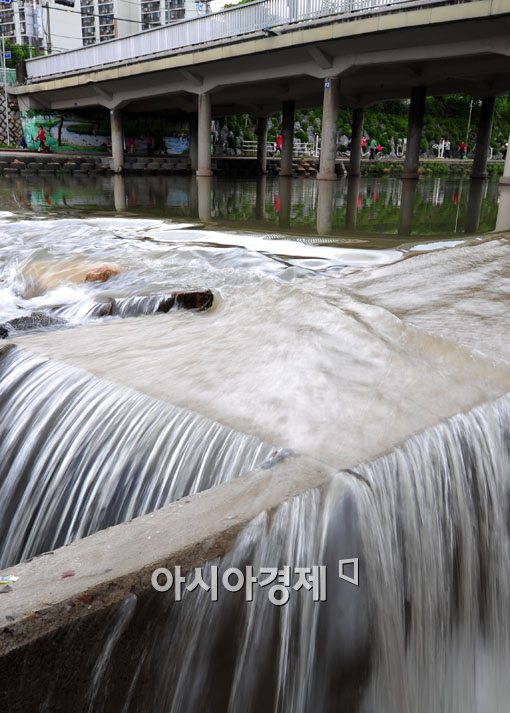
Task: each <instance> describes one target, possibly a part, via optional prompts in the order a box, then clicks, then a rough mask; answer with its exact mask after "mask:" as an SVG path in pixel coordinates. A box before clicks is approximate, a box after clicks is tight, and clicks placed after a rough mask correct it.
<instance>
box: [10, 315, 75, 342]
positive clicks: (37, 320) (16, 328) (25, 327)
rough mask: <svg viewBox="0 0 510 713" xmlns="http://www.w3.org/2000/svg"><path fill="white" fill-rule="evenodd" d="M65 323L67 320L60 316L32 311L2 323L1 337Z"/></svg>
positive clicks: (59, 325)
mask: <svg viewBox="0 0 510 713" xmlns="http://www.w3.org/2000/svg"><path fill="white" fill-rule="evenodd" d="M65 324H66V321H65V320H64V319H61V318H60V317H55V316H52V315H49V314H46V313H45V312H32V314H26V315H23V316H22V317H13V319H10V320H8V321H7V322H4V323H3V324H0V338H1V339H6V338H7V337H8V336H9V335H11V334H12V333H13V332H30V331H33V330H35V329H45V328H47V327H63V326H64V325H65Z"/></svg>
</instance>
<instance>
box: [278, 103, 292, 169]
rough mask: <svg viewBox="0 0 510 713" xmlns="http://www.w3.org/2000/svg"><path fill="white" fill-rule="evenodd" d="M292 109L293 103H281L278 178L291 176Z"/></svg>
mask: <svg viewBox="0 0 510 713" xmlns="http://www.w3.org/2000/svg"><path fill="white" fill-rule="evenodd" d="M294 109H295V105H294V102H293V101H286V102H283V106H282V152H281V158H280V176H292V150H293V148H294Z"/></svg>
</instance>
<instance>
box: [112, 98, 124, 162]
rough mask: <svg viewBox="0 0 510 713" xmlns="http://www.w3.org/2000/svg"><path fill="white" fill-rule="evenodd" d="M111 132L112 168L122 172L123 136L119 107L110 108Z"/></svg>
mask: <svg viewBox="0 0 510 713" xmlns="http://www.w3.org/2000/svg"><path fill="white" fill-rule="evenodd" d="M110 127H111V134H112V170H113V171H114V173H122V170H123V168H124V137H123V135H122V113H121V111H120V109H111V110H110Z"/></svg>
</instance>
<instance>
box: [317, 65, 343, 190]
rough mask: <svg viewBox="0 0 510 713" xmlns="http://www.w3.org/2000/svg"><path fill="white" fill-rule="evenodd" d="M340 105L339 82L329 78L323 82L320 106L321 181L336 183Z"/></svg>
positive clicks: (319, 175)
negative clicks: (322, 96) (322, 97)
mask: <svg viewBox="0 0 510 713" xmlns="http://www.w3.org/2000/svg"><path fill="white" fill-rule="evenodd" d="M339 103H340V80H339V79H338V77H329V78H328V79H325V80H324V100H323V104H322V128H321V157H320V163H319V173H318V174H317V178H318V179H319V180H321V181H336V172H335V161H336V131H337V120H338V106H339Z"/></svg>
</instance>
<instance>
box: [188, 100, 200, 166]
mask: <svg viewBox="0 0 510 713" xmlns="http://www.w3.org/2000/svg"><path fill="white" fill-rule="evenodd" d="M189 159H190V163H191V170H192V171H193V172H195V171H196V170H197V168H198V115H197V114H191V116H190V118H189Z"/></svg>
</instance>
